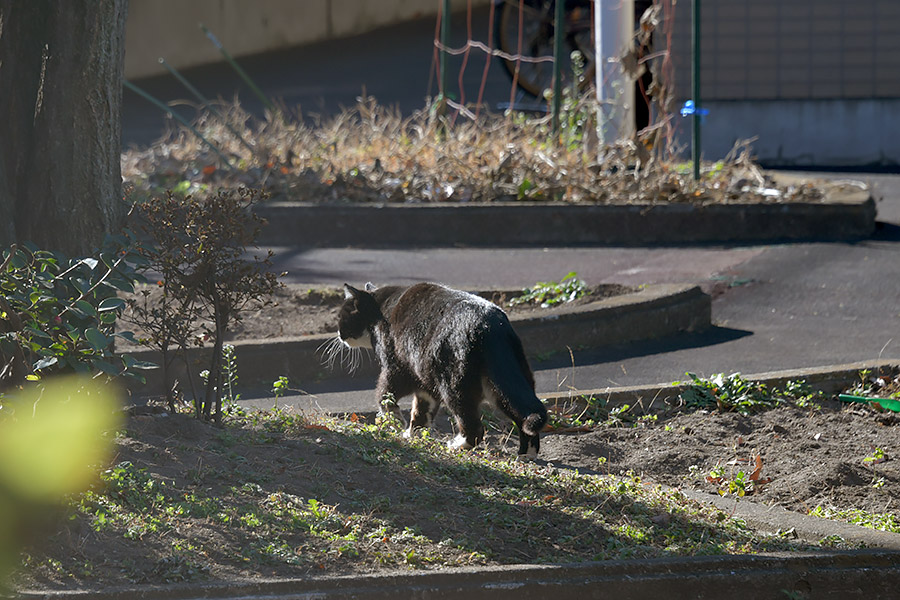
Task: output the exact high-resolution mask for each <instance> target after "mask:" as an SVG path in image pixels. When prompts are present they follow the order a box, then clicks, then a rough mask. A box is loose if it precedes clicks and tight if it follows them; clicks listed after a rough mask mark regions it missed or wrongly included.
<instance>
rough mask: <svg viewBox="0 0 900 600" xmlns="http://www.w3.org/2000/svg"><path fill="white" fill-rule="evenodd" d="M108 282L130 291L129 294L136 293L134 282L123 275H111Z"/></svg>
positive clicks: (123, 290)
mask: <svg viewBox="0 0 900 600" xmlns="http://www.w3.org/2000/svg"><path fill="white" fill-rule="evenodd" d="M106 283H108V284H109V285H111V286H113V287H114V288H116V289H117V290H120V291H122V292H128V293H129V294H133V293H134V284H133V283H132V282H130V281H128V280H127V279H123V278H121V277H110V278H109V279H107V280H106Z"/></svg>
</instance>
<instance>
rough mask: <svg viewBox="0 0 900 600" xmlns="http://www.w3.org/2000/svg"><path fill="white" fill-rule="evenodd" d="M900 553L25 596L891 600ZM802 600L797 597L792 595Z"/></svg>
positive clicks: (898, 580) (31, 595) (81, 599)
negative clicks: (876, 599)
mask: <svg viewBox="0 0 900 600" xmlns="http://www.w3.org/2000/svg"><path fill="white" fill-rule="evenodd" d="M898 559H900V553H895V552H885V551H856V552H835V553H817V554H781V555H768V556H762V555H757V556H716V557H691V558H663V559H650V560H634V561H606V562H602V563H583V564H570V565H509V566H500V567H489V568H478V569H474V568H458V569H442V570H441V571H438V572H430V573H429V572H425V573H421V572H420V573H410V572H394V573H385V574H376V575H358V576H339V577H322V578H315V579H312V578H305V579H294V580H277V581H260V582H251V583H225V584H213V585H190V586H187V585H169V586H146V587H143V588H137V587H135V588H118V589H107V590H104V591H103V592H87V591H60V592H52V591H47V592H38V591H26V592H24V593H22V595H21V597H22V598H27V599H32V600H37V599H46V600H69V599H71V600H113V599H117V600H118V599H121V600H147V599H150V598H160V599H166V600H189V599H190V600H193V599H199V598H205V599H207V600H215V599H219V598H221V599H226V598H230V599H235V598H243V599H260V600H262V599H265V598H271V599H276V598H284V599H287V598H291V599H297V600H299V599H305V600H313V599H315V600H336V599H347V600H349V599H360V600H362V599H366V600H376V599H377V600H382V599H383V600H395V599H396V598H411V599H414V598H441V599H447V600H450V599H461V600H463V599H464V600H477V599H479V598H492V599H506V598H508V599H510V600H531V599H535V600H537V599H540V600H545V599H546V598H554V597H556V598H575V597H577V598H597V599H600V598H616V599H617V600H638V599H644V598H667V599H681V598H684V599H695V598H729V599H737V600H741V599H747V600H755V599H757V598H783V597H802V598H842V599H843V598H866V599H869V598H889V597H894V594H895V592H896V590H897V588H898V585H900V561H898ZM789 594H796V595H797V596H790V595H789Z"/></svg>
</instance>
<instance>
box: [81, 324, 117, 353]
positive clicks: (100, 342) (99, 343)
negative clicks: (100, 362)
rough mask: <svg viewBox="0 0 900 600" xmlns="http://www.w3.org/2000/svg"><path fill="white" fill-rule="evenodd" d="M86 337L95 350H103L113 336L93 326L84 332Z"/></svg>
mask: <svg viewBox="0 0 900 600" xmlns="http://www.w3.org/2000/svg"><path fill="white" fill-rule="evenodd" d="M84 337H86V338H87V341H88V343H89V344H90V345H91V347H92V348H93V349H94V350H103V349H104V348H106V347H107V346H109V343H110V342H111V341H112V338H111V337H107V336H106V335H104V334H103V333H102V332H101V331H100V330H99V329H97V328H95V327H91V328H90V329H88V330H86V331H85V332H84Z"/></svg>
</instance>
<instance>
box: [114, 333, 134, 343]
mask: <svg viewBox="0 0 900 600" xmlns="http://www.w3.org/2000/svg"><path fill="white" fill-rule="evenodd" d="M113 335H114V336H116V337H120V338H122V339H123V340H128V341H129V342H132V343H134V344H137V343H138V341H137V339H136V338H135V337H134V332H133V331H117V332H115V333H114V334H113Z"/></svg>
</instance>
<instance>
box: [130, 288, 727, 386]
mask: <svg viewBox="0 0 900 600" xmlns="http://www.w3.org/2000/svg"><path fill="white" fill-rule="evenodd" d="M711 310H712V301H711V299H710V297H709V296H708V295H707V294H705V293H703V292H702V291H701V290H700V288H699V287H698V286H696V285H684V284H654V285H647V286H643V287H642V288H640V289H638V290H637V291H635V292H633V293H629V294H622V295H619V296H612V297H609V298H603V299H601V300H598V301H596V302H591V303H589V304H583V305H580V306H575V307H570V308H568V309H566V308H563V309H561V310H560V311H559V312H555V313H553V314H552V315H547V316H537V317H533V316H529V317H519V318H515V317H514V318H512V319H511V320H512V324H513V326H514V327H515V329H516V332H517V333H518V334H519V336H520V337H521V338H522V342H523V344H524V346H525V349H526V352H528V354H529V355H531V356H535V355H542V354H544V355H546V354H551V353H554V352H562V351H565V350H566V348H567V347H571V348H589V347H597V346H602V345H608V344H621V343H626V342H633V341H638V340H648V339H654V338H658V337H663V336H668V335H673V334H677V333H683V332H689V331H690V332H699V331H703V330H704V329H706V328H708V327H710V325H711V321H710V319H711ZM333 338H334V334H321V335H310V336H303V337H297V338H273V339H266V340H243V341H241V340H239V341H235V342H232V343H233V345H234V349H235V353H236V357H237V364H238V366H239V368H240V371H241V382H242V383H246V384H251V385H252V384H253V383H257V382H264V383H266V384H268V383H271V382H272V381H275V380H276V379H278V377H280V376H282V375H284V376H287V377H289V378H290V379H292V380H294V381H323V380H327V379H331V378H342V379H347V378H348V375H347V373H345V372H344V371H343V370H342V369H340V368H339V367H336V368H335V369H332V370H329V369H328V368H327V367H326V366H325V365H323V356H322V354H321V351H320V349H321V348H322V347H323V346H324V344H326V343H327V342H328V341H329V340H331V339H333ZM210 352H211V350H210V349H209V348H189V349H188V351H187V358H188V362H189V363H190V364H191V365H192V370H193V372H194V373H198V372H199V371H200V370H201V369H203V368H206V367H205V365H208V364H209V353H210ZM129 354H131V356H133V357H134V358H135V359H137V360H142V361H150V362H153V363H156V364H159V363H160V361H161V358H160V356H159V354H158V353H156V352H152V351H147V350H143V351H138V352H130V353H129ZM182 368H183V367H182V366H181V362H180V361H179V362H176V364H175V372H174V377H175V378H176V379H179V380H181V381H186V377H187V373H186V372H181V371H180V369H182ZM145 373H146V376H147V382H148V383H147V384H146V385H144V386H140V387H134V388H133V390H134V391H135V392H136V393H138V394H141V393H147V390H153V389H158V390H161V389H162V374H161V372H160V370H159V369H154V370H151V371H147V372H145ZM250 373H252V374H253V376H252V377H251V376H249V375H247V374H250ZM376 376H377V370H376V368H375V364H374V361H369V362H368V363H364V364H363V365H362V367H361V368H360V369H359V370H358V371H356V372H355V373H354V374H353V375H352V376H350V378H353V379H356V378H365V379H367V380H372V379H374V378H375V377H376Z"/></svg>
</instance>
